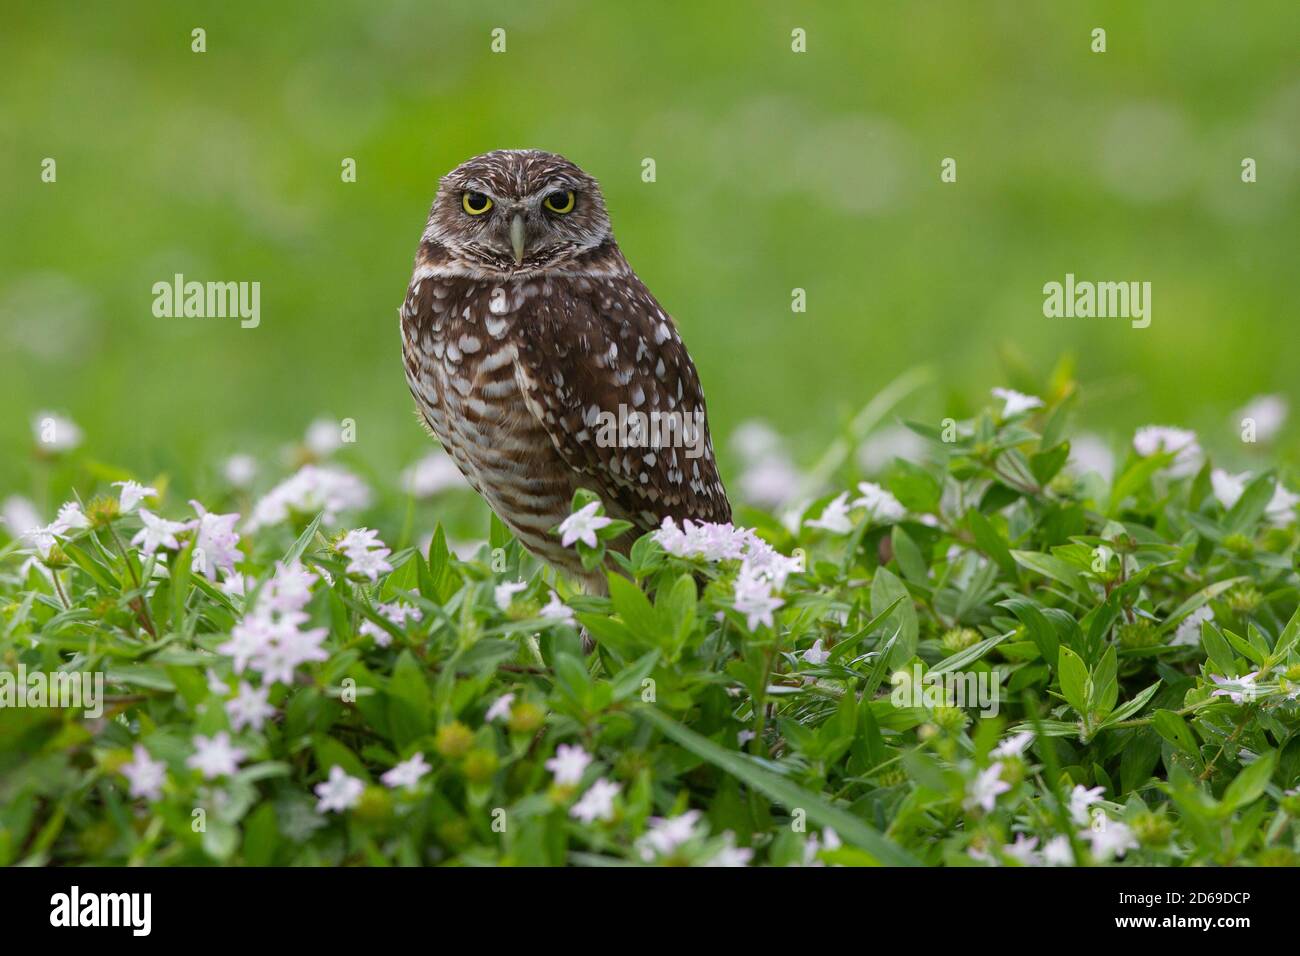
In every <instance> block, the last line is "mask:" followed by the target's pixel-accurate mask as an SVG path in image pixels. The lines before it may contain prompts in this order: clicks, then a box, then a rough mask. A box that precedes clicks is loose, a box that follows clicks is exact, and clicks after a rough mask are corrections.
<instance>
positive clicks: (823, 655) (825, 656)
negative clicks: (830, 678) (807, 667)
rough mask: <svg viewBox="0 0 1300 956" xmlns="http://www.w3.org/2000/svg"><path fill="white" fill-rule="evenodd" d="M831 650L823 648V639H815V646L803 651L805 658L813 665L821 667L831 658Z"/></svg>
mask: <svg viewBox="0 0 1300 956" xmlns="http://www.w3.org/2000/svg"><path fill="white" fill-rule="evenodd" d="M830 657H831V652H830V651H828V650H824V649H823V648H822V639H821V638H820V637H819V638H817V640H815V641H813V646H812V647H810V648H808V650H806V651H804V652H803V659H804V660H805V661H807V662H808V663H809V664H811V665H812V666H813V667H820V666H821V665H822V664H825V663H826V662H827V661H828V660H830Z"/></svg>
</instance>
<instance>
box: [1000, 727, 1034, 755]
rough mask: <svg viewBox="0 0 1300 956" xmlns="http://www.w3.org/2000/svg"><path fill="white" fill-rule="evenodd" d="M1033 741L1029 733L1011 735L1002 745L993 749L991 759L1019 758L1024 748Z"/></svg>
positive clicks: (1032, 736)
mask: <svg viewBox="0 0 1300 956" xmlns="http://www.w3.org/2000/svg"><path fill="white" fill-rule="evenodd" d="M1033 741H1034V735H1033V734H1031V733H1030V732H1029V731H1024V732H1023V733H1019V734H1013V735H1012V736H1010V737H1008V738H1007V739H1006V740H1004V741H1002V743H1000V744H998V745H997V746H996V747H994V748H993V753H992V754H991V756H993V757H1019V756H1021V755H1023V754H1024V752H1025V748H1026V747H1028V746H1029V745H1030V744H1031V743H1033Z"/></svg>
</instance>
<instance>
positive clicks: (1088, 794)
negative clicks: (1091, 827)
mask: <svg viewBox="0 0 1300 956" xmlns="http://www.w3.org/2000/svg"><path fill="white" fill-rule="evenodd" d="M1105 792H1106V788H1105V787H1093V788H1092V789H1091V790H1089V789H1088V788H1087V787H1085V786H1084V785H1083V784H1081V783H1077V784H1075V785H1074V789H1073V790H1071V791H1070V819H1072V820H1073V821H1074V822H1075V823H1077V824H1079V826H1085V825H1086V824H1087V823H1088V821H1089V819H1091V815H1090V814H1089V812H1088V808H1089V807H1091V806H1092V805H1093V804H1095V803H1101V800H1102V794H1104V793H1105Z"/></svg>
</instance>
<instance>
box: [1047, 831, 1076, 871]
mask: <svg viewBox="0 0 1300 956" xmlns="http://www.w3.org/2000/svg"><path fill="white" fill-rule="evenodd" d="M1043 862H1044V863H1046V864H1047V865H1048V866H1074V851H1073V850H1071V849H1070V838H1069V837H1067V836H1065V835H1064V834H1057V835H1056V836H1054V837H1052V838H1051V839H1050V840H1048V841H1047V842H1046V843H1044V844H1043Z"/></svg>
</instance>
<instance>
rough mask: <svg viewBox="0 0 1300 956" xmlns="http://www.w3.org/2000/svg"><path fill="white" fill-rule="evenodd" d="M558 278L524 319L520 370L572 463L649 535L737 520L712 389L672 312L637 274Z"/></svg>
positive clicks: (523, 385)
mask: <svg viewBox="0 0 1300 956" xmlns="http://www.w3.org/2000/svg"><path fill="white" fill-rule="evenodd" d="M550 281H551V282H552V283H554V284H555V286H556V287H557V288H556V289H555V291H554V293H553V294H551V295H545V296H538V297H537V300H536V304H535V306H534V307H533V308H531V309H527V310H523V313H522V315H521V318H522V319H523V323H524V324H523V326H522V327H521V329H520V335H519V337H518V340H517V341H518V350H519V352H518V358H517V360H516V377H517V380H518V383H519V386H520V391H521V392H522V394H523V396H524V401H525V403H526V405H527V407H528V410H529V411H530V412H531V413H532V414H533V415H534V416H536V418H537V419H538V421H540V422H541V424H542V426H543V427H544V428H545V429H546V432H547V434H549V435H550V438H551V441H552V442H553V443H554V445H555V448H556V450H557V451H558V452H559V454H560V456H561V458H563V459H564V461H565V463H566V464H567V465H568V466H569V467H570V468H572V469H573V470H574V471H577V472H579V473H580V474H581V475H583V476H586V477H587V478H588V479H589V481H587V482H586V486H587V487H590V488H591V490H592V491H595V492H596V493H598V494H599V495H600V496H601V499H602V500H603V501H604V503H605V507H606V509H607V510H608V511H609V512H610V513H611V514H613V515H615V516H617V517H623V518H626V519H627V520H629V521H631V522H633V524H635V525H637V526H638V527H640V528H641V529H643V530H648V529H650V528H654V527H657V526H658V525H659V524H660V523H661V521H662V520H663V518H664V517H667V516H671V517H673V518H674V519H676V520H678V521H681V520H682V519H685V518H692V519H695V520H697V521H699V520H703V521H730V520H731V505H730V504H729V503H728V501H727V492H726V489H724V488H723V485H722V480H721V479H720V478H719V477H718V466H717V463H716V462H715V460H714V456H713V442H712V440H711V439H710V437H709V430H708V420H707V418H706V416H705V407H704V393H703V390H702V389H701V388H700V380H699V376H698V375H697V374H696V371H695V364H694V363H693V362H692V361H691V357H690V355H689V354H688V353H687V351H686V346H685V345H684V344H683V343H682V340H681V337H680V336H679V335H678V334H677V329H676V328H675V327H674V325H673V321H672V319H670V318H669V317H668V315H667V314H666V313H665V312H664V311H663V309H662V308H660V306H659V303H658V302H656V301H655V299H654V296H652V295H651V294H650V291H649V290H648V289H647V288H646V287H645V286H644V285H643V284H642V283H641V281H640V280H639V279H637V278H636V276H635V275H633V274H632V273H631V272H628V273H626V274H624V275H622V276H618V277H611V278H609V279H601V278H588V277H570V278H559V279H552V280H550ZM524 315H526V316H527V318H523V316H524ZM692 429H695V431H692Z"/></svg>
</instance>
